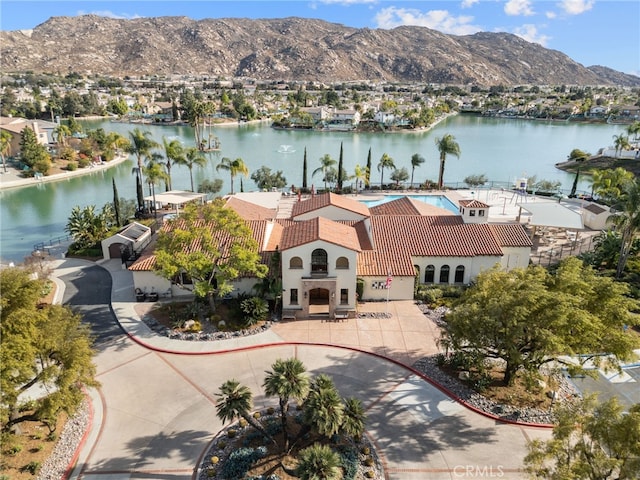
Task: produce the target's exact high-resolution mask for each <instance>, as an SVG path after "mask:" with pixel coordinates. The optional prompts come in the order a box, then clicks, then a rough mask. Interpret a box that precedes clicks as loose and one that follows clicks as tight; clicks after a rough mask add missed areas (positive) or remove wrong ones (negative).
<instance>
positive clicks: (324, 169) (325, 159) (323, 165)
mask: <svg viewBox="0 0 640 480" xmlns="http://www.w3.org/2000/svg"><path fill="white" fill-rule="evenodd" d="M335 164H336V161H335V160H334V159H333V158H331V155H329V154H328V153H325V154H324V155H323V156H322V157H320V166H319V167H318V168H316V169H315V170H314V171H313V172H312V173H311V176H312V177H315V175H316V173H321V174H322V181H323V182H324V189H325V191H326V190H327V181H328V178H327V174H328V173H329V171H330V170H331V169H332V168H333V166H334V165H335Z"/></svg>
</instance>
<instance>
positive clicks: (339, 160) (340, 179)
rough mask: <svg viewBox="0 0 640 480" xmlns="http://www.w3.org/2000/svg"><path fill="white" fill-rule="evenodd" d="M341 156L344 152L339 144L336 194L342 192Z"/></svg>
mask: <svg viewBox="0 0 640 480" xmlns="http://www.w3.org/2000/svg"><path fill="white" fill-rule="evenodd" d="M343 154H344V150H343V148H342V142H340V157H339V159H338V182H337V185H336V187H337V190H338V192H342V173H343V170H344V168H343V166H342V165H343V158H342V157H343Z"/></svg>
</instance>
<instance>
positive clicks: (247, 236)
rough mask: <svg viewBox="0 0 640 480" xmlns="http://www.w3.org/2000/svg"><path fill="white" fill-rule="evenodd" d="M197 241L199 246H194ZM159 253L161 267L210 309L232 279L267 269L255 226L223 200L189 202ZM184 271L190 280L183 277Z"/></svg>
mask: <svg viewBox="0 0 640 480" xmlns="http://www.w3.org/2000/svg"><path fill="white" fill-rule="evenodd" d="M196 151H197V149H196ZM195 244H197V245H198V248H193V245H195ZM155 253H156V266H155V269H156V271H158V273H159V274H160V275H161V276H162V277H164V278H166V279H168V280H171V281H176V282H177V285H178V287H179V288H183V289H185V290H189V291H192V292H193V293H194V294H195V296H196V297H198V298H201V299H203V300H208V302H209V306H210V308H211V310H215V305H216V304H215V299H216V296H224V295H226V294H227V293H229V292H230V291H231V290H232V288H233V287H232V286H231V281H232V280H234V279H236V278H238V276H240V275H247V276H254V277H257V278H262V277H264V276H265V275H266V273H267V267H266V266H265V265H263V264H262V263H261V262H260V255H259V254H258V244H257V242H256V241H255V240H254V238H253V234H252V233H251V230H250V229H249V227H248V226H247V224H246V222H245V221H244V220H242V218H240V216H238V214H237V213H236V212H235V211H234V210H233V209H231V208H226V207H225V202H224V200H222V199H215V200H214V201H212V202H211V203H207V204H205V205H201V206H198V205H194V204H188V205H187V206H186V207H185V209H184V210H183V212H182V213H181V215H180V216H179V217H178V218H176V219H174V220H170V221H168V222H166V223H165V226H163V229H162V230H161V231H160V233H159V235H158V243H157V247H156V251H155ZM182 274H184V275H185V276H187V277H188V278H189V279H191V283H187V282H184V281H182V279H183V277H182Z"/></svg>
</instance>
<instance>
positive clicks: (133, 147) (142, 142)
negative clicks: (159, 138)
mask: <svg viewBox="0 0 640 480" xmlns="http://www.w3.org/2000/svg"><path fill="white" fill-rule="evenodd" d="M150 137H151V132H149V131H146V132H143V131H142V130H140V129H139V128H134V129H133V131H132V132H129V138H130V139H131V143H130V144H129V147H128V148H127V151H128V152H129V153H130V154H132V155H135V156H136V159H137V165H138V166H137V168H138V171H140V170H142V160H143V159H144V158H145V157H148V156H149V155H150V154H151V151H152V150H153V149H154V148H157V147H159V146H160V145H158V142H156V141H155V140H153V139H152V138H150Z"/></svg>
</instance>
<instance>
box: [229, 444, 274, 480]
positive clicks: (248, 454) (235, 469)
mask: <svg viewBox="0 0 640 480" xmlns="http://www.w3.org/2000/svg"><path fill="white" fill-rule="evenodd" d="M266 454H267V449H266V448H265V447H262V446H261V447H258V448H246V447H242V448H239V449H238V450H236V451H234V452H232V453H231V454H230V455H229V458H227V461H226V462H224V465H223V466H222V469H221V470H220V473H221V474H222V476H223V477H224V478H244V477H245V476H246V474H247V472H248V471H249V470H250V469H251V467H252V466H253V464H254V463H256V462H257V461H258V460H260V459H261V458H264V457H265V456H266Z"/></svg>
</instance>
